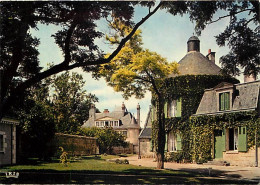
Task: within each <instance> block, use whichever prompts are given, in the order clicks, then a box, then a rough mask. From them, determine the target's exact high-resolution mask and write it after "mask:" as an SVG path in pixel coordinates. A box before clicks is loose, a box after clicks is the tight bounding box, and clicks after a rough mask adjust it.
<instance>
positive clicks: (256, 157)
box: [255, 120, 259, 167]
mask: <svg viewBox="0 0 260 185" xmlns="http://www.w3.org/2000/svg"><path fill="white" fill-rule="evenodd" d="M258 123H259V120H257V124H256V129H255V167H258V146H257V126H258Z"/></svg>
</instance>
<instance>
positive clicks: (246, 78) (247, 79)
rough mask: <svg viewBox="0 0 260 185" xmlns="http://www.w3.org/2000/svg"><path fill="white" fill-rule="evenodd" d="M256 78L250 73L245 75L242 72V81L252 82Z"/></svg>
mask: <svg viewBox="0 0 260 185" xmlns="http://www.w3.org/2000/svg"><path fill="white" fill-rule="evenodd" d="M255 80H256V76H255V75H253V74H251V75H245V74H244V82H245V83H246V82H253V81H255Z"/></svg>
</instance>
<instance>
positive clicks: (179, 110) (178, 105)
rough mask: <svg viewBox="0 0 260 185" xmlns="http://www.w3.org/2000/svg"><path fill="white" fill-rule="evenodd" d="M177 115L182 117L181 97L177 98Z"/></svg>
mask: <svg viewBox="0 0 260 185" xmlns="http://www.w3.org/2000/svg"><path fill="white" fill-rule="evenodd" d="M176 106H177V109H176V114H175V115H176V117H181V98H179V99H178V100H177V105H176Z"/></svg>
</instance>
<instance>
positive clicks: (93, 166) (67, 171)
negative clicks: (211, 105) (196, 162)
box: [0, 155, 248, 184]
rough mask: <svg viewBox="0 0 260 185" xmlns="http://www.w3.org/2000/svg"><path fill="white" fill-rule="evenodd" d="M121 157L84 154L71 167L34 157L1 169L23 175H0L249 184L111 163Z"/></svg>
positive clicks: (27, 179) (23, 179) (25, 179)
mask: <svg viewBox="0 0 260 185" xmlns="http://www.w3.org/2000/svg"><path fill="white" fill-rule="evenodd" d="M115 157H118V156H109V155H108V156H101V157H100V158H97V157H95V156H88V157H84V158H82V159H80V160H76V161H71V162H70V163H69V164H68V165H67V166H64V164H61V163H59V162H58V161H57V160H56V161H55V160H54V161H52V162H48V163H47V162H41V161H36V160H33V162H34V165H15V166H6V167H4V168H2V169H1V170H0V171H1V172H7V171H9V172H19V178H18V179H15V178H9V179H7V178H6V177H5V174H4V173H1V174H0V182H1V183H8V184H9V183H23V184H27V183H30V184H35V183H44V184H46V183H51V184H69V183H74V184H76V183H84V184H88V183H90V184H93V183H95V184H99V183H102V184H104V183H109V184H143V183H145V184H167V183H168V184H169V183H171V184H172V183H192V184H194V183H214V184H215V183H248V182H247V181H235V180H232V181H230V180H225V179H219V178H212V177H207V176H205V175H201V174H196V173H190V172H183V171H177V170H176V171H174V170H156V169H153V168H146V167H142V166H134V165H130V164H116V163H115V162H108V161H106V159H112V158H115Z"/></svg>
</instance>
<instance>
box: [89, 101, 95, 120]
mask: <svg viewBox="0 0 260 185" xmlns="http://www.w3.org/2000/svg"><path fill="white" fill-rule="evenodd" d="M89 119H90V120H91V121H92V122H94V121H95V119H96V107H95V104H93V103H91V105H90V109H89Z"/></svg>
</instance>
